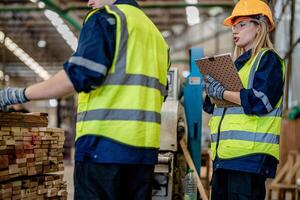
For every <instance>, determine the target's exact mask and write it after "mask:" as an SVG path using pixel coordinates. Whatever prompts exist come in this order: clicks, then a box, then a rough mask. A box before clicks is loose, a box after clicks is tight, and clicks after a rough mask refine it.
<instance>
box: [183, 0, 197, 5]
mask: <svg viewBox="0 0 300 200" xmlns="http://www.w3.org/2000/svg"><path fill="white" fill-rule="evenodd" d="M185 2H186V3H188V4H197V3H198V0H185Z"/></svg>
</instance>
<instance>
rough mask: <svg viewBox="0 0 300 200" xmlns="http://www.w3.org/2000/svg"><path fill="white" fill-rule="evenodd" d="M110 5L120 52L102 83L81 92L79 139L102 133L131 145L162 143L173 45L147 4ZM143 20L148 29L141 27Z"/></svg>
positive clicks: (78, 123) (79, 100)
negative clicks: (147, 12) (145, 7)
mask: <svg viewBox="0 0 300 200" xmlns="http://www.w3.org/2000/svg"><path fill="white" fill-rule="evenodd" d="M105 10H106V11H107V12H108V13H110V14H112V15H114V16H115V19H116V51H115V56H114V60H113V63H112V66H111V68H110V69H109V71H108V73H107V76H106V78H105V80H104V82H103V83H102V85H101V86H100V87H99V88H97V89H95V90H93V91H92V92H90V93H88V94H86V93H80V95H79V98H78V115H77V133H76V139H78V138H79V137H81V136H84V135H99V136H104V137H108V138H110V139H112V140H115V141H117V142H120V143H124V144H126V145H132V146H139V147H149V148H158V147H159V134H160V121H161V116H160V111H161V106H162V102H163V97H164V95H165V94H167V91H166V82H167V79H166V78H167V70H168V67H169V65H168V46H167V44H166V43H165V41H164V39H163V37H162V36H161V34H160V32H159V31H158V30H157V28H156V27H155V26H154V25H153V23H152V22H151V21H150V20H149V19H148V18H147V17H146V16H145V15H144V14H143V13H142V11H141V10H139V9H137V8H135V7H133V6H129V5H125V4H122V5H116V6H105ZM94 13H95V12H94ZM89 17H90V16H88V17H87V19H88V18H89ZM136 19H139V21H136ZM141 24H142V25H144V26H145V27H143V28H142V29H143V30H144V31H146V32H145V34H146V35H143V34H138V33H137V32H138V31H140V30H139V29H140V28H141V26H142V25H141ZM129 33H130V34H131V35H129ZM148 40H150V41H152V42H151V43H149V42H148ZM139 44H141V45H140V46H139ZM150 58H151V59H150Z"/></svg>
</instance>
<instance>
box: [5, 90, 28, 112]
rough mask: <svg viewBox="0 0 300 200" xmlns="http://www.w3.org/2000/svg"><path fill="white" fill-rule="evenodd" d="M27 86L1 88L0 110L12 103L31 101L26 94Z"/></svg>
mask: <svg viewBox="0 0 300 200" xmlns="http://www.w3.org/2000/svg"><path fill="white" fill-rule="evenodd" d="M25 89H26V88H5V89H2V90H0V110H3V109H4V108H5V106H8V105H11V104H18V103H25V102H27V101H29V100H28V99H27V98H26V96H25Z"/></svg>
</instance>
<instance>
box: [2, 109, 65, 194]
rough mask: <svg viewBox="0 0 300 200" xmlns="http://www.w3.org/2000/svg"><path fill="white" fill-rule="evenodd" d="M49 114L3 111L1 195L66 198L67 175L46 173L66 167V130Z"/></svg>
mask: <svg viewBox="0 0 300 200" xmlns="http://www.w3.org/2000/svg"><path fill="white" fill-rule="evenodd" d="M45 118H47V115H44V114H42V115H38V114H34V115H31V114H20V113H1V112H0V199H51V198H53V197H55V198H54V199H66V193H67V190H66V183H65V182H64V181H63V175H51V174H46V173H53V172H60V171H63V170H64V164H63V145H64V141H65V134H64V131H63V130H62V129H59V128H46V127H45V126H47V124H48V119H46V120H45ZM8 119H11V121H8ZM16 119H19V121H18V122H17V123H16V125H12V124H14V120H16ZM35 119H37V120H36V121H34V120H35ZM45 123H46V125H45ZM40 125H43V126H44V127H40Z"/></svg>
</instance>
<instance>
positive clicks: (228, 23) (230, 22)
mask: <svg viewBox="0 0 300 200" xmlns="http://www.w3.org/2000/svg"><path fill="white" fill-rule="evenodd" d="M257 14H260V13H257ZM248 16H249V15H241V16H229V17H227V18H226V19H225V20H224V21H223V24H224V26H229V27H231V26H233V25H234V21H233V19H234V18H237V17H248ZM269 26H270V31H273V30H274V29H275V26H274V24H272V23H269Z"/></svg>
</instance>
